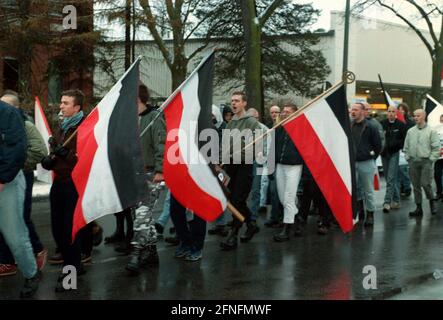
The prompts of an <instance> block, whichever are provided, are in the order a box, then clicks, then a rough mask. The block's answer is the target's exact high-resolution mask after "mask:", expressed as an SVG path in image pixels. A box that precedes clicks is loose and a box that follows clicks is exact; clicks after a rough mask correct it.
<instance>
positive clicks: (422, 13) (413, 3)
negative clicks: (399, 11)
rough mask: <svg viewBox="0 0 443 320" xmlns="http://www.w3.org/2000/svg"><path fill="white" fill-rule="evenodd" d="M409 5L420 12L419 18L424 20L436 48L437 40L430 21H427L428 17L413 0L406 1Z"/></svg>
mask: <svg viewBox="0 0 443 320" xmlns="http://www.w3.org/2000/svg"><path fill="white" fill-rule="evenodd" d="M406 1H407V2H409V3H410V4H411V5H413V6H414V7H415V8H416V9H417V10H418V12H420V14H421V16H422V17H423V18H424V19H425V21H426V24H427V25H428V29H429V32H430V33H431V37H432V40H434V43H435V46H438V43H439V42H438V39H437V36H436V35H435V31H434V26H433V25H432V22H431V19H429V15H428V14H427V13H426V11H425V10H424V9H423V8H422V7H421V6H419V5H418V4H417V2H415V0H406Z"/></svg>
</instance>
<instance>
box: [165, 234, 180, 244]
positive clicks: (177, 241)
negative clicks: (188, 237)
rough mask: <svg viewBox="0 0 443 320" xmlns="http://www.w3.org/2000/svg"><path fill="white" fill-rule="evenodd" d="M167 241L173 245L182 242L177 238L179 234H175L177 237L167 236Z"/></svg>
mask: <svg viewBox="0 0 443 320" xmlns="http://www.w3.org/2000/svg"><path fill="white" fill-rule="evenodd" d="M165 242H166V243H169V244H170V245H172V246H178V245H179V244H180V240H179V239H178V238H177V236H175V237H166V238H165Z"/></svg>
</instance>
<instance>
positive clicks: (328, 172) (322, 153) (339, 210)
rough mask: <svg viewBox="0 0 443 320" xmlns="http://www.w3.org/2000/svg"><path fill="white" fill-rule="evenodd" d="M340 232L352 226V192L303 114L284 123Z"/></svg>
mask: <svg viewBox="0 0 443 320" xmlns="http://www.w3.org/2000/svg"><path fill="white" fill-rule="evenodd" d="M284 127H285V129H286V131H287V132H288V134H289V136H290V137H291V139H292V141H294V144H295V145H296V146H297V149H298V151H299V152H300V154H301V155H302V157H303V160H304V162H305V163H306V165H307V166H308V168H309V170H310V171H311V173H312V176H313V177H314V179H315V181H316V182H317V185H318V187H319V188H320V190H321V191H322V193H323V196H324V197H325V199H326V201H327V202H328V204H329V207H330V208H331V211H332V213H333V214H334V216H335V218H336V219H337V222H338V223H339V225H340V227H341V229H342V230H343V232H345V233H346V232H349V231H351V230H352V227H353V222H352V195H351V194H350V193H349V191H348V189H347V188H346V185H345V184H344V182H343V179H342V178H341V176H340V174H339V172H338V171H337V169H336V167H335V165H334V163H333V162H332V159H331V157H330V156H329V154H328V152H327V151H326V149H325V148H324V147H323V144H322V142H321V140H320V139H319V137H318V136H317V134H316V132H315V130H314V128H313V127H312V125H311V124H310V122H309V120H308V119H307V118H306V116H305V115H304V114H303V115H300V116H299V117H297V118H296V119H294V120H292V121H289V122H288V123H287V124H285V125H284Z"/></svg>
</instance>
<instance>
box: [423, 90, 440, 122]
mask: <svg viewBox="0 0 443 320" xmlns="http://www.w3.org/2000/svg"><path fill="white" fill-rule="evenodd" d="M426 96H427V98H428V99H429V100H431V101H432V102H433V103H434V104H435V108H434V109H432V111H431V112H430V113H429V114H428V125H429V126H430V127H431V128H434V127H440V126H441V123H440V116H441V115H442V114H443V106H442V105H441V104H440V103H438V102H437V101H435V99H434V98H432V97H431V96H430V95H426Z"/></svg>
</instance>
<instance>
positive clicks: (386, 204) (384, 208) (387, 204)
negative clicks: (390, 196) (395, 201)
mask: <svg viewBox="0 0 443 320" xmlns="http://www.w3.org/2000/svg"><path fill="white" fill-rule="evenodd" d="M389 210H391V206H390V205H389V203H385V204H383V212H384V213H389Z"/></svg>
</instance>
